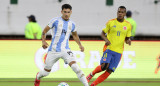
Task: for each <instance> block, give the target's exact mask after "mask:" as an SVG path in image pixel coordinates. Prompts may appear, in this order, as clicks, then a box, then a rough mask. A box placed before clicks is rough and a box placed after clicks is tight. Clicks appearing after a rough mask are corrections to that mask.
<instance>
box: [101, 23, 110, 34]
mask: <svg viewBox="0 0 160 86" xmlns="http://www.w3.org/2000/svg"><path fill="white" fill-rule="evenodd" d="M109 26H110V22H107V24H106V27H105V28H103V29H102V31H103V32H104V33H108V31H109Z"/></svg>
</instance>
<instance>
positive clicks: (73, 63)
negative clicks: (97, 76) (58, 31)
mask: <svg viewBox="0 0 160 86" xmlns="http://www.w3.org/2000/svg"><path fill="white" fill-rule="evenodd" d="M62 59H64V61H65V63H68V64H69V66H70V67H71V68H72V70H73V71H74V72H75V73H76V75H77V77H78V79H79V80H80V81H81V82H82V83H83V85H84V86H89V85H88V82H87V80H86V77H85V75H84V73H83V71H82V70H81V69H80V68H79V66H78V65H77V63H76V60H75V57H74V56H73V53H72V52H71V51H68V52H64V56H63V57H62Z"/></svg>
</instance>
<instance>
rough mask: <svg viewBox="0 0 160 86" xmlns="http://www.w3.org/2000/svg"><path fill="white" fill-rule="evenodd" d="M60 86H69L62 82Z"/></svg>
mask: <svg viewBox="0 0 160 86" xmlns="http://www.w3.org/2000/svg"><path fill="white" fill-rule="evenodd" d="M58 86H69V85H68V84H67V83H66V82H61V83H59V84H58Z"/></svg>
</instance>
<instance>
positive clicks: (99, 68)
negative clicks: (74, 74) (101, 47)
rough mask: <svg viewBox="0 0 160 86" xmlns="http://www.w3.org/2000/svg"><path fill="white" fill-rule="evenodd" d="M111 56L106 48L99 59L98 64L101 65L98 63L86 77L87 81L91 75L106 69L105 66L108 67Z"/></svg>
mask: <svg viewBox="0 0 160 86" xmlns="http://www.w3.org/2000/svg"><path fill="white" fill-rule="evenodd" d="M111 57H112V55H111V54H110V53H109V52H108V50H106V51H105V52H104V53H103V56H102V58H101V61H100V64H101V65H98V66H97V67H96V68H95V69H94V70H93V71H92V72H91V73H90V74H89V75H88V76H87V77H86V78H87V81H88V82H89V81H90V80H91V79H92V77H93V76H94V75H95V74H96V73H99V72H101V71H104V70H106V68H108V66H109V64H108V63H110V60H111Z"/></svg>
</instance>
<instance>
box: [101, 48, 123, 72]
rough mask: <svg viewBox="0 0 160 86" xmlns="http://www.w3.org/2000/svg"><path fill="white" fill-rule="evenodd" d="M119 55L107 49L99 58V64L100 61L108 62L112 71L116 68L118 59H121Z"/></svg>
mask: <svg viewBox="0 0 160 86" xmlns="http://www.w3.org/2000/svg"><path fill="white" fill-rule="evenodd" d="M121 55H122V54H120V53H117V52H114V51H111V50H109V49H107V50H106V51H105V52H104V53H103V56H102V58H101V61H100V64H102V63H109V67H108V68H109V69H111V70H112V71H113V72H114V71H115V69H116V68H117V66H118V64H119V61H120V60H121Z"/></svg>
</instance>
